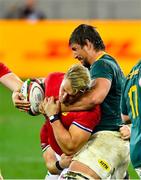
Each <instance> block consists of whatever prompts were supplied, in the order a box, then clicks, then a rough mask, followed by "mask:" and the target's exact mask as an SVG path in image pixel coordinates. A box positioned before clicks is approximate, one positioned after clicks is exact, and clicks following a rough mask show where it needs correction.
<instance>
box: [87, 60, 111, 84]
mask: <svg viewBox="0 0 141 180" xmlns="http://www.w3.org/2000/svg"><path fill="white" fill-rule="evenodd" d="M90 73H91V78H92V79H96V78H106V79H108V80H111V81H112V80H113V77H114V71H113V69H112V67H111V65H110V64H108V63H107V62H105V61H102V60H98V61H97V62H95V63H94V64H93V65H92V67H91V70H90Z"/></svg>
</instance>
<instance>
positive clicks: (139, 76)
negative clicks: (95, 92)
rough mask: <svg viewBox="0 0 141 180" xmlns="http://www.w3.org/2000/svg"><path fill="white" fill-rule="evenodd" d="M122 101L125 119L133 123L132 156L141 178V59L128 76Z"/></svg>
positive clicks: (131, 137)
mask: <svg viewBox="0 0 141 180" xmlns="http://www.w3.org/2000/svg"><path fill="white" fill-rule="evenodd" d="M121 102H122V103H121V105H122V118H123V120H124V121H129V122H130V120H131V123H132V125H131V136H130V157H131V161H132V164H133V167H134V168H135V170H136V172H137V173H138V175H139V177H140V179H141V61H139V62H138V63H137V64H136V65H135V66H134V67H133V68H132V70H131V72H130V73H129V74H128V76H127V79H126V82H125V85H124V88H123V94H122V101H121Z"/></svg>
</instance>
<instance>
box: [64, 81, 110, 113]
mask: <svg viewBox="0 0 141 180" xmlns="http://www.w3.org/2000/svg"><path fill="white" fill-rule="evenodd" d="M94 83H95V84H94V86H93V88H92V90H91V91H90V92H88V93H86V94H85V95H84V96H83V97H82V98H81V99H80V100H79V101H77V102H76V103H74V104H72V105H69V106H65V105H64V104H62V105H61V111H62V112H65V111H66V112H67V111H82V110H89V109H91V108H93V107H94V106H95V105H97V104H101V103H102V102H103V101H104V99H105V97H106V96H107V94H108V92H109V90H110V87H111V81H110V80H108V79H106V78H97V79H96V80H95V81H94Z"/></svg>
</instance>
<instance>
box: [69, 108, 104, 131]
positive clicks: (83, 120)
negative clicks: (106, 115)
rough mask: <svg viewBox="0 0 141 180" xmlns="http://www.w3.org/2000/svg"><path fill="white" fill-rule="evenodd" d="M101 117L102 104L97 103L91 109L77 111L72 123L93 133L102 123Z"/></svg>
mask: <svg viewBox="0 0 141 180" xmlns="http://www.w3.org/2000/svg"><path fill="white" fill-rule="evenodd" d="M100 119H101V108H100V105H96V106H95V108H93V109H92V110H91V111H82V112H75V113H74V120H73V122H72V124H74V125H76V126H78V127H80V128H81V129H83V130H85V131H88V132H90V133H92V132H93V130H94V128H95V127H96V126H97V125H98V124H99V123H100Z"/></svg>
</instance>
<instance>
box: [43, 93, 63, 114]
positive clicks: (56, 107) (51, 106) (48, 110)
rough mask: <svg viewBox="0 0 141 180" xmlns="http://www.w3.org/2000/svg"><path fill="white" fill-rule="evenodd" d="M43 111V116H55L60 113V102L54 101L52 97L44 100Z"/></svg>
mask: <svg viewBox="0 0 141 180" xmlns="http://www.w3.org/2000/svg"><path fill="white" fill-rule="evenodd" d="M43 109H44V112H45V114H46V115H47V116H48V117H50V116H52V115H55V114H59V112H60V102H59V101H58V100H57V101H55V99H54V97H53V96H52V97H49V98H48V99H46V98H45V99H44V103H43Z"/></svg>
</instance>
